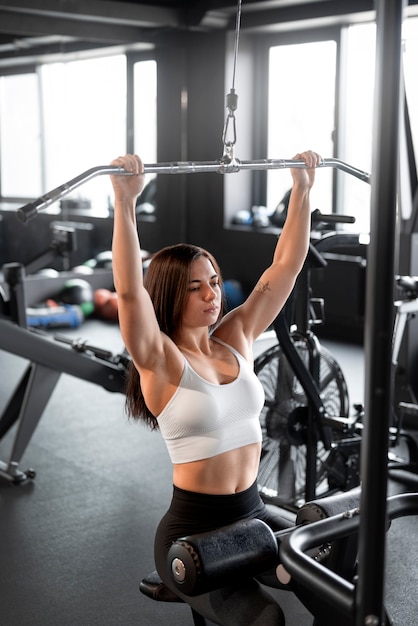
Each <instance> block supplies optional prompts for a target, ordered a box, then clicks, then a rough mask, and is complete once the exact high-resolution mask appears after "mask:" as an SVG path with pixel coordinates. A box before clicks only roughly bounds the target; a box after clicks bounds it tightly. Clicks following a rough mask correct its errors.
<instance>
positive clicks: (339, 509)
mask: <svg viewBox="0 0 418 626" xmlns="http://www.w3.org/2000/svg"><path fill="white" fill-rule="evenodd" d="M360 494H361V488H360V487H356V488H355V489H351V490H350V491H346V492H344V493H339V494H337V495H332V496H327V497H326V498H318V499H317V500H312V501H311V502H307V503H306V504H304V505H303V506H301V508H300V509H299V511H298V513H297V516H296V524H297V525H300V524H310V523H312V522H318V521H319V520H321V519H325V518H327V517H333V516H334V515H339V514H341V513H345V512H346V511H351V510H353V509H358V508H359V505H360Z"/></svg>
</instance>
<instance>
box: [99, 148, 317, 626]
mask: <svg viewBox="0 0 418 626" xmlns="http://www.w3.org/2000/svg"><path fill="white" fill-rule="evenodd" d="M294 158H295V159H303V160H304V161H305V164H306V168H293V169H291V170H290V171H291V174H292V178H293V189H292V193H291V197H290V201H289V208H288V216H287V219H286V223H285V225H284V228H283V230H282V233H281V235H280V238H279V240H278V243H277V246H276V250H275V252H274V257H273V261H272V264H271V265H270V267H268V268H267V269H266V270H265V271H264V273H263V274H262V276H261V278H260V280H259V281H258V283H257V285H256V286H255V288H254V290H253V291H252V292H251V293H250V295H249V297H248V298H247V300H246V301H245V302H244V303H243V304H242V305H240V306H239V307H237V308H235V309H233V310H232V311H230V312H229V313H228V314H227V315H225V316H224V317H223V316H222V283H221V275H220V271H219V268H218V265H217V263H216V261H215V259H214V258H213V257H212V255H210V254H209V253H208V252H207V251H205V250H202V249H201V248H197V247H195V246H190V245H186V244H179V245H176V246H171V247H168V248H165V249H163V250H162V251H160V252H159V253H157V254H156V255H155V257H154V258H153V260H152V262H151V264H150V266H149V268H148V271H147V273H146V277H145V280H143V272H142V264H141V250H140V245H139V241H138V236H137V227H136V218H135V204H136V199H137V196H138V195H139V193H140V192H141V190H142V188H143V185H144V176H143V174H142V169H143V165H142V162H141V160H140V158H139V157H138V156H136V155H126V156H124V157H119V158H117V159H116V160H114V161H113V162H112V165H115V166H118V167H120V166H121V167H123V168H125V169H126V170H127V171H128V172H130V173H132V174H133V176H112V177H111V180H112V185H113V188H114V193H115V217H114V233H113V247H112V250H113V273H114V283H115V288H116V291H117V293H118V305H119V323H120V328H121V332H122V337H123V339H124V342H125V345H126V347H127V349H128V351H129V353H130V355H131V357H132V363H133V366H132V367H131V371H130V376H129V381H128V387H127V407H128V412H129V413H130V414H131V415H132V416H133V417H135V418H142V419H143V420H144V421H145V422H146V423H148V424H149V425H150V426H151V427H152V428H159V429H160V431H161V433H162V436H163V437H164V439H165V441H166V444H167V448H168V451H169V454H170V458H171V460H172V463H173V498H172V501H171V504H170V508H169V510H168V511H167V513H166V515H165V516H164V517H163V519H162V520H161V522H160V525H159V527H158V530H157V533H156V538H155V560H156V566H157V570H158V572H159V574H160V576H161V578H162V579H163V580H164V581H165V582H166V584H167V585H168V586H170V585H171V586H172V582H171V581H170V575H169V572H168V571H167V565H166V556H167V552H168V550H169V547H170V545H171V543H172V542H173V541H174V540H176V539H177V538H179V537H181V536H184V535H187V534H192V533H197V532H206V531H209V530H213V529H215V528H219V527H220V526H225V525H227V524H231V523H233V522H236V521H238V520H241V519H247V518H254V517H258V518H260V519H263V520H264V521H266V522H267V523H269V524H270V525H271V526H272V527H273V528H274V519H272V517H271V515H270V514H269V513H268V512H267V509H266V507H265V506H264V504H263V502H262V501H261V499H260V497H259V495H258V491H257V486H256V479H257V472H258V464H259V459H260V450H261V429H260V423H259V414H260V411H261V408H262V406H263V401H264V396H263V389H262V386H261V384H260V382H259V381H258V380H257V378H256V376H255V374H254V373H253V355H252V345H253V343H254V341H255V340H256V339H257V337H258V336H259V335H260V334H261V333H262V332H263V331H265V330H266V328H268V327H269V326H270V324H271V323H272V322H273V320H274V318H275V317H276V316H277V315H278V313H279V311H280V310H281V308H282V307H283V305H284V304H285V302H286V300H287V298H288V296H289V294H290V292H291V290H292V288H293V285H294V283H295V280H296V277H297V275H298V273H299V272H300V270H301V269H302V265H303V263H304V260H305V257H306V254H307V251H308V245H309V236H310V202H309V196H310V190H311V188H312V185H313V183H314V178H315V168H316V167H317V166H318V165H319V164H320V163H321V157H320V156H319V155H318V154H316V153H315V152H312V151H307V152H303V153H301V154H297V155H296V156H295V157H294ZM176 592H177V591H176ZM177 593H178V592H177ZM184 599H185V600H186V601H187V602H188V603H189V604H191V605H192V606H193V607H194V608H195V609H196V610H197V611H198V612H199V613H201V614H202V615H204V616H205V617H208V618H209V619H211V620H212V621H213V622H214V623H216V624H221V625H228V626H233V625H236V626H245V625H250V624H251V625H252V626H254V625H260V626H261V625H262V626H270V625H278V624H284V618H283V614H282V611H281V609H280V607H279V606H278V605H277V603H276V602H275V601H274V600H273V598H272V597H271V596H270V595H269V594H268V593H267V592H266V590H265V589H264V588H263V587H261V586H260V585H259V584H258V583H257V582H256V581H254V580H250V581H248V584H245V585H243V584H240V585H238V586H234V585H233V584H231V587H228V588H223V589H220V590H218V591H214V592H211V593H208V594H204V595H201V596H198V597H195V598H191V597H188V596H185V597H184Z"/></svg>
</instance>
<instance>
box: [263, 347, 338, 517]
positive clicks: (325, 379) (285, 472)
mask: <svg viewBox="0 0 418 626" xmlns="http://www.w3.org/2000/svg"><path fill="white" fill-rule="evenodd" d="M293 340H294V343H295V346H296V349H297V351H298V353H299V355H300V356H301V358H302V359H303V362H304V363H305V366H306V367H309V364H308V362H309V350H308V347H307V345H306V342H305V341H304V340H303V338H298V337H297V336H294V337H293ZM319 359H320V361H319V363H320V367H319V392H320V396H321V399H322V402H323V404H324V408H325V411H326V413H327V414H328V415H330V416H336V417H337V416H338V417H347V416H348V412H349V398H348V390H347V385H346V382H345V378H344V375H343V373H342V371H341V368H340V367H339V365H338V363H337V362H336V360H335V359H334V357H333V356H332V355H331V353H330V352H329V351H328V350H327V349H326V348H324V347H323V346H321V347H320V354H319ZM254 370H255V373H256V375H257V377H258V378H259V380H260V382H261V384H262V385H263V387H264V392H265V403H264V407H263V409H262V412H261V414H260V422H261V429H262V433H263V441H262V452H261V459H260V468H259V473H258V485H259V492H260V495H261V497H262V498H263V500H264V501H265V502H269V503H273V504H278V505H283V506H286V505H287V506H295V507H298V506H300V505H301V504H303V503H304V502H305V487H306V452H307V449H306V437H305V434H306V426H307V415H308V409H307V407H308V400H307V397H306V394H305V392H304V390H303V388H302V386H301V384H300V383H299V381H298V379H297V378H296V376H295V374H294V372H293V369H292V367H291V366H290V364H289V362H288V360H287V358H286V356H285V355H284V353H283V351H282V349H281V347H280V345H275V346H273V347H272V348H270V349H269V350H267V351H266V352H264V353H263V354H261V355H260V356H259V357H258V358H257V359H256V361H255V363H254ZM332 436H333V440H334V439H335V440H337V439H338V438H341V435H340V434H339V433H337V432H335V433H334V432H333V433H332ZM344 465H345V463H344V460H342V459H341V455H340V453H339V452H336V450H333V449H331V450H328V449H326V448H325V446H324V444H323V443H322V442H321V441H320V440H319V441H318V442H317V445H316V496H320V495H324V494H325V493H327V492H329V491H330V490H331V489H335V488H339V486H340V485H341V483H344V482H345V478H344V477H343V476H342V473H344ZM341 486H342V485H341Z"/></svg>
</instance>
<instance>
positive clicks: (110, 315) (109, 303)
mask: <svg viewBox="0 0 418 626" xmlns="http://www.w3.org/2000/svg"><path fill="white" fill-rule="evenodd" d="M101 316H102V318H103V319H105V320H109V321H110V322H117V321H118V294H117V293H116V292H113V293H111V294H110V298H108V300H106V302H105V303H104V304H103V306H102V309H101Z"/></svg>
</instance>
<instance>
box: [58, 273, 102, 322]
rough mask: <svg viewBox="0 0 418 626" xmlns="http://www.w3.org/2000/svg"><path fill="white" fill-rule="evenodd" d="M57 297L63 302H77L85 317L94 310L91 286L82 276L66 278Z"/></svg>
mask: <svg viewBox="0 0 418 626" xmlns="http://www.w3.org/2000/svg"><path fill="white" fill-rule="evenodd" d="M59 299H60V300H61V302H63V303H64V304H78V305H79V306H80V307H81V310H82V311H83V314H84V316H85V317H87V316H88V315H91V313H93V311H94V302H93V288H92V286H91V285H90V283H89V282H88V281H87V280H84V279H83V278H71V279H70V280H67V282H66V283H64V286H63V288H62V289H61V291H60V293H59Z"/></svg>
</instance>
